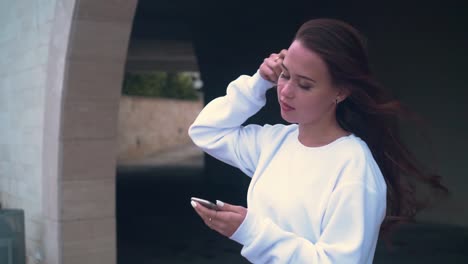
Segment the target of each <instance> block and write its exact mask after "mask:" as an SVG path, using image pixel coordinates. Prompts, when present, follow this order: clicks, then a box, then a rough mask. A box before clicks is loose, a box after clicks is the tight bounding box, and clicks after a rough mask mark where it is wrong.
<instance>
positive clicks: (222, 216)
mask: <svg viewBox="0 0 468 264" xmlns="http://www.w3.org/2000/svg"><path fill="white" fill-rule="evenodd" d="M191 204H192V206H193V208H194V209H195V211H196V212H197V214H198V215H199V216H200V217H201V218H202V219H203V221H204V222H205V224H206V225H207V226H208V227H209V228H211V229H213V230H215V231H217V232H218V233H220V234H222V235H224V236H226V237H231V236H232V235H233V234H234V232H235V231H236V230H237V229H238V228H239V226H240V225H241V224H242V222H243V221H244V219H245V216H246V215H247V208H245V207H242V206H238V205H231V204H228V203H224V202H221V201H218V200H217V201H216V204H214V203H212V202H209V201H207V200H205V199H200V198H196V197H192V198H191Z"/></svg>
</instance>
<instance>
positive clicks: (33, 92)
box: [0, 0, 56, 263]
mask: <svg viewBox="0 0 468 264" xmlns="http://www.w3.org/2000/svg"><path fill="white" fill-rule="evenodd" d="M55 5H56V1H55V0H48V1H40V2H39V1H25V0H22V1H0V201H1V202H2V204H3V206H4V207H6V208H21V209H23V210H24V211H25V224H26V247H27V262H28V263H35V260H36V259H35V258H36V257H37V258H38V259H41V255H42V254H43V248H42V247H43V246H42V239H43V233H44V221H43V211H42V208H43V205H42V152H43V146H42V139H43V117H44V107H45V106H44V97H45V90H46V77H47V61H48V56H49V43H50V37H51V30H52V21H53V19H54V12H55Z"/></svg>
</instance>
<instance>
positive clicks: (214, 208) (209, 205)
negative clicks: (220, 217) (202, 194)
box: [190, 197, 219, 211]
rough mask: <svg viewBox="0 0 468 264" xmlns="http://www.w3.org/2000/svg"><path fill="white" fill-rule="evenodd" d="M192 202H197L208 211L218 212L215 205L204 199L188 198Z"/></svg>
mask: <svg viewBox="0 0 468 264" xmlns="http://www.w3.org/2000/svg"><path fill="white" fill-rule="evenodd" d="M190 199H191V200H192V201H194V202H197V203H199V204H201V205H203V206H204V207H206V208H208V209H211V210H216V211H218V210H219V209H218V206H217V205H216V204H215V203H212V202H210V201H208V200H205V199H201V198H197V197H192V198H190Z"/></svg>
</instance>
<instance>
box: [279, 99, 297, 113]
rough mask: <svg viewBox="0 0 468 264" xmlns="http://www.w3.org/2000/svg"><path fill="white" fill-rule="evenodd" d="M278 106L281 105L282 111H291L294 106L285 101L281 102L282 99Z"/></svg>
mask: <svg viewBox="0 0 468 264" xmlns="http://www.w3.org/2000/svg"><path fill="white" fill-rule="evenodd" d="M280 106H281V109H282V110H283V111H292V110H295V108H294V107H292V106H290V105H288V104H287V103H285V102H283V101H281V100H280Z"/></svg>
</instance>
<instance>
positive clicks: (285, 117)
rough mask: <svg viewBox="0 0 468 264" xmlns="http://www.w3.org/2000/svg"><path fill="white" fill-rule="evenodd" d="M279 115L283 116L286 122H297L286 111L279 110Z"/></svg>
mask: <svg viewBox="0 0 468 264" xmlns="http://www.w3.org/2000/svg"><path fill="white" fill-rule="evenodd" d="M281 117H282V118H283V120H284V121H286V122H288V123H291V124H293V123H297V120H295V119H294V118H293V117H292V116H290V115H288V114H287V113H283V112H282V111H281Z"/></svg>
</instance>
